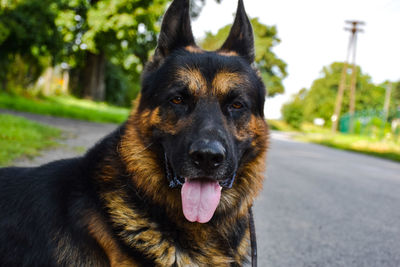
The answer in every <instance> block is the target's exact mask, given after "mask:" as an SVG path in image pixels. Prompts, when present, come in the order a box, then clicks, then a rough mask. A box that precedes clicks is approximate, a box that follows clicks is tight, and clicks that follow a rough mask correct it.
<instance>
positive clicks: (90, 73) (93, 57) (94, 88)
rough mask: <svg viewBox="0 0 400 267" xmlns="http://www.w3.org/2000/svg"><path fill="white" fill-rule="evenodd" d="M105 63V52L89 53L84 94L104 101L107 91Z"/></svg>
mask: <svg viewBox="0 0 400 267" xmlns="http://www.w3.org/2000/svg"><path fill="white" fill-rule="evenodd" d="M105 63H106V59H105V56H104V53H100V54H98V55H97V54H93V53H91V52H88V53H87V56H86V65H85V67H84V70H83V72H84V76H83V86H84V89H83V96H84V97H85V98H89V99H92V100H95V101H104V99H105V93H106V85H105Z"/></svg>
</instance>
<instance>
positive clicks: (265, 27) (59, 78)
mask: <svg viewBox="0 0 400 267" xmlns="http://www.w3.org/2000/svg"><path fill="white" fill-rule="evenodd" d="M168 4H169V1H167V0H152V1H140V0H134V1H133V0H72V1H67V0H1V1H0V8H1V9H0V108H3V109H11V110H20V111H28V112H35V113H41V114H47V115H55V116H63V117H71V118H77V119H84V120H90V121H97V122H114V123H119V122H122V121H124V120H125V118H126V116H127V114H128V109H129V108H130V107H131V104H132V100H133V99H135V97H136V96H137V94H138V92H139V90H140V74H141V72H142V70H143V67H144V65H145V64H146V62H147V60H148V59H149V57H151V55H152V53H153V51H154V48H155V46H156V39H157V34H158V31H159V29H160V22H161V17H162V14H163V12H164V11H165V9H166V7H167V6H168ZM235 9H236V3H233V2H232V1H228V0H215V1H214V0H208V1H206V0H194V1H192V12H191V13H192V17H193V30H194V34H195V36H196V38H197V41H198V43H199V45H200V46H201V47H203V48H204V49H206V50H213V49H217V48H218V47H219V46H220V45H221V44H222V42H223V41H224V39H225V38H226V36H227V34H228V32H229V29H230V26H229V25H230V24H231V23H232V20H233V16H234V12H235ZM246 9H247V12H248V14H249V16H250V18H251V21H252V24H253V28H254V33H255V39H256V42H255V44H256V62H255V64H256V66H257V67H258V68H259V69H260V70H261V75H262V78H263V80H264V82H265V84H266V86H267V89H268V98H267V101H266V106H265V113H266V117H267V119H269V122H270V125H271V128H272V129H274V130H284V131H290V132H292V133H297V134H295V137H296V138H300V139H302V140H306V141H311V142H317V143H321V144H326V145H330V146H334V147H339V148H344V149H351V150H356V151H361V152H366V153H370V154H376V155H382V156H384V157H389V158H391V159H399V156H398V154H399V148H398V143H399V134H400V128H399V127H400V126H399V125H400V82H399V80H400V74H399V69H400V68H399V67H400V66H399V64H400V63H399V62H400V53H399V47H400V35H398V34H396V33H395V32H396V25H400V2H399V1H395V0H382V1H377V0H368V1H362V0H352V1H345V0H338V1H328V0H326V1H317V0H307V1H301V2H299V1H294V0H284V1H256V0H248V1H246ZM200 15H201V16H200ZM353 22H355V24H354V23H353ZM352 23H353V24H352ZM299 133H301V134H299ZM337 133H342V134H337ZM354 143H356V145H354ZM376 147H379V149H376ZM378 150H379V151H378Z"/></svg>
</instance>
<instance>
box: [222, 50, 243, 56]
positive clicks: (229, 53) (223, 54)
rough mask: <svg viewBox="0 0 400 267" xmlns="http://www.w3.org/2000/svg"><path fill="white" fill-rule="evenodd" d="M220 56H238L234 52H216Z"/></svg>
mask: <svg viewBox="0 0 400 267" xmlns="http://www.w3.org/2000/svg"><path fill="white" fill-rule="evenodd" d="M217 53H218V54H219V55H221V56H226V57H237V56H239V55H238V54H237V53H236V52H234V51H227V50H220V51H218V52H217Z"/></svg>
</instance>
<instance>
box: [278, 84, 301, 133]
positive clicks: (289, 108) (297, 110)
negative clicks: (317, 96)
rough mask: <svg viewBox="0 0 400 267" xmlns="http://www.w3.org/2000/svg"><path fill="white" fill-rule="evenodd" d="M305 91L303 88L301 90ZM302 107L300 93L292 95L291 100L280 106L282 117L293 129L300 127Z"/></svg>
mask: <svg viewBox="0 0 400 267" xmlns="http://www.w3.org/2000/svg"><path fill="white" fill-rule="evenodd" d="M302 91H303V92H305V90H304V89H303V90H302ZM303 110H304V108H303V105H302V99H301V95H300V94H299V95H296V96H294V98H293V100H292V102H290V103H286V104H284V105H283V106H282V116H283V119H284V120H285V121H286V122H287V123H288V124H289V125H291V126H292V127H293V128H295V129H300V127H301V124H302V122H303V120H304V111H303Z"/></svg>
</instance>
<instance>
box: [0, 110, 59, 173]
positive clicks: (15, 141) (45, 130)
mask: <svg viewBox="0 0 400 267" xmlns="http://www.w3.org/2000/svg"><path fill="white" fill-rule="evenodd" d="M60 134H61V131H60V130H58V129H55V128H52V127H48V126H44V125H41V124H39V123H36V122H32V121H29V120H27V119H24V118H20V117H16V116H11V115H5V114H0V166H6V165H7V164H10V163H11V162H12V161H13V160H14V159H16V158H18V157H21V156H27V157H34V156H37V155H39V151H40V150H41V149H44V148H49V147H53V146H56V145H57V142H56V141H55V139H56V138H58V137H60Z"/></svg>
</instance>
